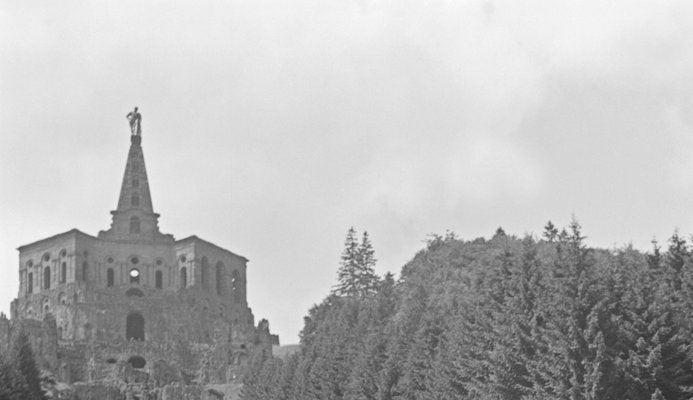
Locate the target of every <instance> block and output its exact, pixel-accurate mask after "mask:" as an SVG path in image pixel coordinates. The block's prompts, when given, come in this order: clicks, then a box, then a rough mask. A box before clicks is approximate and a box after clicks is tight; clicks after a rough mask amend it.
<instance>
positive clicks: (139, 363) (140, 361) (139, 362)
mask: <svg viewBox="0 0 693 400" xmlns="http://www.w3.org/2000/svg"><path fill="white" fill-rule="evenodd" d="M128 364H130V366H132V368H138V369H139V368H144V366H145V365H147V360H145V359H144V358H143V357H140V356H132V357H130V358H128Z"/></svg>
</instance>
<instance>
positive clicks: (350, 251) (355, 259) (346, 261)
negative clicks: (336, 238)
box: [332, 226, 360, 296]
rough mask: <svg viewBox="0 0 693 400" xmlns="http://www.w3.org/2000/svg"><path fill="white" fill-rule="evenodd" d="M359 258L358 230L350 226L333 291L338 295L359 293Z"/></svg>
mask: <svg viewBox="0 0 693 400" xmlns="http://www.w3.org/2000/svg"><path fill="white" fill-rule="evenodd" d="M359 258H360V255H359V243H358V240H357V239H356V231H355V230H354V227H353V226H352V227H351V228H349V231H348V232H347V236H346V240H345V242H344V251H343V252H342V257H341V261H340V263H339V269H338V270H337V285H336V286H335V287H334V289H333V290H332V293H334V294H336V295H338V296H356V295H358V294H359V292H360V288H359V269H360V265H359V261H360V260H359Z"/></svg>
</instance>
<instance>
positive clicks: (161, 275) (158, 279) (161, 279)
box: [154, 271, 164, 289]
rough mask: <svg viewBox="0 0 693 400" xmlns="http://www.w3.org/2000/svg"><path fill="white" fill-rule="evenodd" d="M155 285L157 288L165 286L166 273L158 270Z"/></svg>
mask: <svg viewBox="0 0 693 400" xmlns="http://www.w3.org/2000/svg"><path fill="white" fill-rule="evenodd" d="M154 280H155V286H156V288H157V289H161V288H162V287H164V273H163V272H161V271H156V275H155V279H154Z"/></svg>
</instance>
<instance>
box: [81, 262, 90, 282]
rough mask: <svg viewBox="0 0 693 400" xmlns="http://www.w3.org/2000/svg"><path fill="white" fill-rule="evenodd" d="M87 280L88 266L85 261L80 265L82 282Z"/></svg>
mask: <svg viewBox="0 0 693 400" xmlns="http://www.w3.org/2000/svg"><path fill="white" fill-rule="evenodd" d="M88 279H89V264H88V263H87V262H86V261H85V262H83V263H82V280H83V281H84V282H86V281H87V280H88Z"/></svg>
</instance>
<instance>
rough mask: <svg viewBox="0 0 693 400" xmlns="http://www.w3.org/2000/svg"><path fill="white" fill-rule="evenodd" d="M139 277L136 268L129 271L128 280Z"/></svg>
mask: <svg viewBox="0 0 693 400" xmlns="http://www.w3.org/2000/svg"><path fill="white" fill-rule="evenodd" d="M139 276H140V270H138V269H137V268H133V269H131V270H130V278H139Z"/></svg>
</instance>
